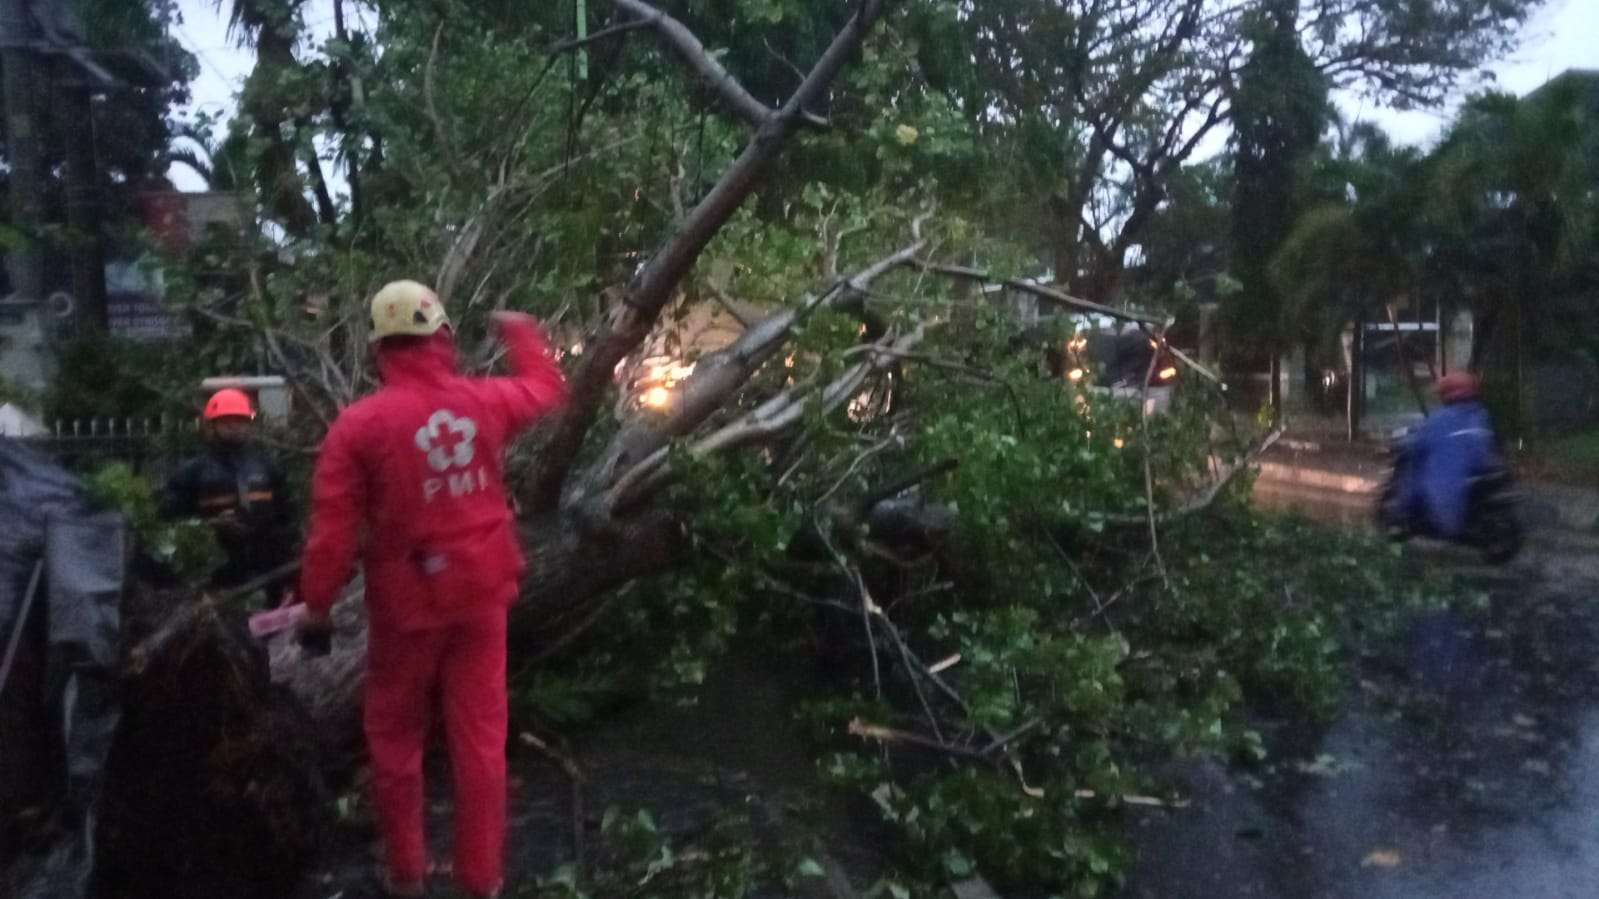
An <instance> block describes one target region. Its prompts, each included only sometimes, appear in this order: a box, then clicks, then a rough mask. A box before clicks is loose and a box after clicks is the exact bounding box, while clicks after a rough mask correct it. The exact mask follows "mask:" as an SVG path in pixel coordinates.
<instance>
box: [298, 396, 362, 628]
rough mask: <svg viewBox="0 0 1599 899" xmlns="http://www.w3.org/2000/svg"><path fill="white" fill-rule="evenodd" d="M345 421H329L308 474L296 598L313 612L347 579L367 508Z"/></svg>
mask: <svg viewBox="0 0 1599 899" xmlns="http://www.w3.org/2000/svg"><path fill="white" fill-rule="evenodd" d="M352 431H353V427H352V426H351V423H350V422H349V421H348V420H344V419H341V420H339V421H335V422H334V423H333V427H332V428H330V429H329V430H328V434H327V437H326V438H325V439H324V440H323V441H322V450H321V452H320V453H318V455H317V460H316V469H315V471H314V472H313V474H312V476H311V530H310V534H309V536H308V537H307V538H306V541H305V554H304V557H303V559H302V561H301V563H300V598H301V599H303V600H304V601H305V605H306V607H307V608H308V609H310V610H311V611H312V612H326V611H327V610H329V609H331V608H332V607H333V603H334V601H335V600H337V599H338V597H339V591H340V590H342V589H344V585H345V584H346V583H348V582H349V580H350V575H351V573H352V572H353V570H354V568H355V557H356V553H357V552H358V550H359V548H360V546H359V544H360V531H361V518H362V516H363V515H364V514H365V512H366V491H367V484H366V468H365V466H363V465H362V464H361V460H360V458H359V457H358V456H357V455H356V452H355V445H356V441H355V439H354V437H355V435H354V434H353V433H352Z"/></svg>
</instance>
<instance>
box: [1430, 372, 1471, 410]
mask: <svg viewBox="0 0 1599 899" xmlns="http://www.w3.org/2000/svg"><path fill="white" fill-rule="evenodd" d="M1478 389H1479V388H1478V384H1477V376H1476V375H1474V374H1472V373H1471V372H1469V371H1452V372H1450V373H1449V374H1447V375H1444V376H1443V377H1442V378H1439V379H1438V398H1439V399H1441V400H1443V401H1444V402H1446V403H1461V402H1465V401H1466V400H1474V399H1476V398H1477V391H1478Z"/></svg>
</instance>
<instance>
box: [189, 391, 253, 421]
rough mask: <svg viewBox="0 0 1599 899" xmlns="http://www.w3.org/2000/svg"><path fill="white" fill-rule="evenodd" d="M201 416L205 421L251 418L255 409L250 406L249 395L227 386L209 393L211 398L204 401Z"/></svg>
mask: <svg viewBox="0 0 1599 899" xmlns="http://www.w3.org/2000/svg"><path fill="white" fill-rule="evenodd" d="M201 417H202V418H204V419H205V420H206V421H215V420H217V419H219V418H249V419H253V418H255V409H253V408H251V407H250V397H249V396H248V395H246V394H245V392H244V391H242V390H236V389H234V388H232V387H228V388H225V389H223V390H218V391H217V392H216V393H213V394H211V398H210V399H209V400H206V402H205V414H204V415H203V416H201Z"/></svg>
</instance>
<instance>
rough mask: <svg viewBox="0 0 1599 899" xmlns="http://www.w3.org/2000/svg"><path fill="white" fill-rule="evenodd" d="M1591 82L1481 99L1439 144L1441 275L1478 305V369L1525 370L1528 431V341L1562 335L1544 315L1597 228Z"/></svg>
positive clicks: (1517, 378) (1436, 180) (1433, 207)
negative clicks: (1588, 105)
mask: <svg viewBox="0 0 1599 899" xmlns="http://www.w3.org/2000/svg"><path fill="white" fill-rule="evenodd" d="M1582 88H1583V86H1582V84H1581V83H1580V82H1578V81H1575V80H1569V79H1568V80H1564V81H1557V82H1553V83H1551V84H1550V85H1548V86H1547V87H1546V88H1545V89H1544V90H1541V91H1539V92H1538V93H1537V94H1535V95H1532V96H1529V97H1527V98H1524V99H1519V100H1518V99H1516V98H1514V97H1511V96H1508V95H1505V94H1486V95H1483V96H1480V97H1476V98H1474V99H1472V100H1471V101H1470V102H1468V103H1467V104H1466V106H1465V108H1464V109H1463V110H1462V111H1461V114H1460V117H1459V119H1458V120H1457V122H1456V123H1455V126H1454V128H1453V129H1452V130H1451V131H1450V133H1449V134H1448V136H1447V137H1446V138H1445V140H1444V142H1443V144H1442V145H1441V146H1440V147H1439V149H1438V150H1437V152H1436V161H1437V167H1436V172H1435V175H1434V177H1433V180H1432V185H1431V188H1432V196H1431V203H1430V207H1429V213H1430V218H1431V219H1432V223H1433V226H1434V228H1435V229H1436V231H1437V233H1438V239H1439V248H1440V251H1439V253H1438V254H1437V260H1436V262H1437V264H1436V266H1435V267H1434V273H1435V275H1437V276H1438V279H1439V281H1440V283H1442V284H1445V285H1448V287H1449V288H1450V289H1451V290H1452V291H1454V292H1455V293H1456V294H1457V295H1458V297H1459V298H1460V300H1461V301H1462V302H1464V303H1466V304H1468V305H1469V306H1470V308H1471V309H1472V310H1473V312H1474V314H1475V317H1476V324H1477V327H1476V331H1475V334H1474V339H1473V341H1472V356H1471V359H1472V361H1471V364H1472V367H1473V368H1493V369H1496V370H1497V371H1498V372H1499V373H1500V377H1498V378H1497V380H1498V381H1499V382H1500V383H1506V382H1508V381H1509V380H1510V379H1509V378H1507V377H1505V375H1506V374H1508V373H1510V372H1511V371H1513V372H1514V384H1515V390H1514V397H1515V399H1514V405H1513V408H1512V409H1511V410H1509V411H1511V412H1512V413H1513V414H1512V421H1513V423H1514V424H1515V426H1516V427H1517V429H1518V430H1524V427H1523V426H1524V425H1525V424H1526V422H1525V421H1524V416H1523V414H1522V404H1523V402H1524V394H1525V389H1524V385H1523V383H1522V377H1521V370H1522V367H1523V366H1522V360H1523V358H1524V351H1525V350H1526V348H1527V346H1528V343H1529V341H1531V342H1533V344H1534V345H1535V346H1536V345H1538V344H1544V345H1548V344H1549V343H1551V341H1552V339H1553V338H1555V337H1556V336H1557V335H1556V333H1555V332H1552V331H1551V330H1550V329H1548V328H1546V327H1544V325H1545V324H1546V323H1550V322H1553V321H1555V320H1556V312H1555V307H1556V306H1557V303H1558V301H1559V299H1560V297H1561V295H1562V293H1564V292H1567V291H1568V290H1569V287H1570V285H1571V284H1572V283H1573V279H1574V278H1575V277H1576V276H1578V274H1579V273H1580V270H1581V268H1582V266H1583V264H1584V261H1585V260H1586V258H1587V253H1586V251H1587V250H1588V249H1589V248H1590V247H1591V245H1592V240H1593V236H1594V235H1593V225H1594V222H1595V201H1594V193H1593V184H1594V180H1595V174H1596V173H1595V171H1594V168H1593V163H1592V158H1591V156H1590V154H1589V153H1588V152H1587V150H1588V147H1589V146H1590V145H1591V141H1592V133H1593V125H1592V123H1589V122H1587V121H1586V120H1585V119H1584V117H1583V112H1582V102H1583V99H1584V97H1583V93H1582ZM1568 311H1572V312H1579V311H1580V312H1583V313H1586V312H1587V310H1586V309H1585V308H1584V309H1580V310H1568ZM1560 317H1561V318H1564V317H1565V316H1564V315H1561V316H1560ZM1558 330H1559V333H1563V334H1574V333H1580V332H1582V331H1583V329H1581V328H1562V329H1558ZM1590 349H1591V348H1590Z"/></svg>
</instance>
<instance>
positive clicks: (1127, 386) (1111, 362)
mask: <svg viewBox="0 0 1599 899" xmlns="http://www.w3.org/2000/svg"><path fill="white" fill-rule="evenodd" d="M1157 350H1158V352H1159V356H1158V358H1157V359H1156V362H1155V365H1154V366H1153V367H1151V366H1150V364H1149V363H1150V357H1151V355H1153V354H1155V353H1156V352H1157ZM1063 360H1064V364H1063V366H1062V367H1063V369H1064V371H1063V374H1064V375H1065V377H1066V379H1067V380H1068V381H1071V382H1072V383H1074V384H1079V385H1082V386H1084V387H1085V388H1086V389H1088V390H1090V391H1092V392H1094V393H1097V394H1100V395H1103V396H1112V397H1116V398H1118V399H1125V400H1129V401H1131V402H1138V401H1140V400H1144V399H1145V397H1146V392H1145V389H1144V379H1145V378H1146V377H1147V378H1148V379H1149V380H1148V388H1149V389H1148V392H1147V401H1146V402H1145V406H1144V412H1145V414H1147V415H1153V414H1155V413H1158V412H1163V411H1165V410H1166V408H1167V407H1168V406H1169V405H1170V404H1171V394H1172V388H1173V387H1174V386H1176V383H1177V378H1178V374H1179V372H1180V371H1181V369H1180V367H1179V366H1178V364H1177V357H1176V356H1175V355H1173V354H1172V352H1171V350H1170V349H1167V348H1164V347H1158V346H1157V343H1156V341H1155V339H1154V338H1153V337H1150V336H1149V335H1148V334H1147V333H1145V332H1143V331H1141V330H1138V329H1137V328H1128V329H1126V330H1123V331H1119V332H1118V331H1113V330H1110V329H1104V328H1101V329H1094V330H1087V331H1078V332H1077V333H1076V334H1075V335H1073V337H1072V338H1071V340H1069V341H1067V343H1066V352H1065V354H1064V357H1063Z"/></svg>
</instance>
